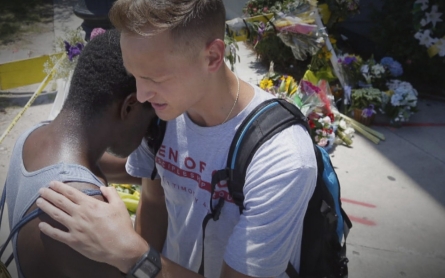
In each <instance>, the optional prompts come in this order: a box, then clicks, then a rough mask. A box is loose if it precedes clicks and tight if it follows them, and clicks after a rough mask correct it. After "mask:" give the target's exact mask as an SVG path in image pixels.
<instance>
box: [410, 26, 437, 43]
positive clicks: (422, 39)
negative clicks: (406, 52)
mask: <svg viewBox="0 0 445 278" xmlns="http://www.w3.org/2000/svg"><path fill="white" fill-rule="evenodd" d="M430 32H431V30H424V31H423V33H422V32H421V31H419V32H417V33H416V34H415V35H414V38H416V39H418V40H419V44H420V45H424V46H426V47H430V46H432V45H433V44H434V43H436V42H437V39H436V38H432V37H431V36H430Z"/></svg>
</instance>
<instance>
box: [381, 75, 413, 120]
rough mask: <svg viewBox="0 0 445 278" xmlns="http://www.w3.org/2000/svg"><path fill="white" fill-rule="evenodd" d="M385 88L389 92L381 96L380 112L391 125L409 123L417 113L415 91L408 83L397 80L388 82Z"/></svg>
mask: <svg viewBox="0 0 445 278" xmlns="http://www.w3.org/2000/svg"><path fill="white" fill-rule="evenodd" d="M387 86H388V89H389V90H388V91H386V92H384V93H383V94H382V102H383V104H382V112H383V113H384V114H386V115H387V116H388V117H389V118H390V119H391V121H393V123H403V122H407V121H409V118H410V117H411V115H413V114H414V113H415V112H417V108H416V106H417V95H418V94H417V90H416V89H414V88H413V86H411V84H410V83H409V82H406V81H400V80H397V79H395V80H391V81H389V82H388V83H387Z"/></svg>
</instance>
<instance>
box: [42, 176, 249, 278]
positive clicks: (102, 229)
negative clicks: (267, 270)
mask: <svg viewBox="0 0 445 278" xmlns="http://www.w3.org/2000/svg"><path fill="white" fill-rule="evenodd" d="M50 187H51V189H48V188H45V189H43V190H41V191H40V194H41V196H42V198H39V199H38V200H37V202H36V203H37V206H38V207H39V208H41V209H42V210H43V211H45V212H46V213H48V215H49V216H50V217H51V218H53V219H57V220H58V221H59V222H60V223H62V224H63V225H64V226H66V227H67V228H68V231H66V230H62V229H59V228H57V227H53V226H51V225H49V224H48V223H44V222H42V223H40V224H39V228H40V230H41V231H42V232H43V233H44V234H46V235H48V236H49V237H51V238H53V239H55V240H58V241H61V242H63V243H65V244H67V245H68V246H70V247H71V248H73V249H74V250H76V251H77V252H79V253H81V254H83V255H85V256H86V257H88V258H90V259H92V260H95V261H98V262H103V263H107V264H110V265H113V266H115V267H117V268H119V270H120V271H122V272H124V273H127V272H128V271H129V270H130V269H131V268H132V266H133V265H134V264H136V262H137V261H138V260H139V258H140V257H141V256H142V255H143V254H144V253H145V252H147V251H148V250H149V248H150V246H149V244H148V243H147V241H145V240H144V239H143V238H142V237H141V236H140V235H139V234H138V233H136V231H135V230H134V229H133V226H132V224H131V220H130V218H129V217H128V212H127V209H126V207H125V205H124V203H123V201H122V200H121V199H120V197H119V195H118V194H117V192H116V190H115V189H114V188H113V187H108V188H106V187H102V188H101V190H102V193H103V194H104V197H105V198H106V199H107V201H108V203H106V202H100V201H98V200H96V199H94V198H91V197H89V196H86V195H85V194H82V193H80V192H78V191H77V190H73V188H72V187H70V186H67V185H65V184H63V183H60V182H52V183H51V185H50ZM53 204H57V207H56V206H54V205H53ZM152 224H154V225H156V224H155V223H152ZM98 231H99V232H98ZM110 242H112V244H110ZM161 261H162V271H161V272H160V273H159V275H158V276H157V277H165V278H167V277H168V278H170V277H171V278H175V277H185V278H188V277H191V278H193V277H202V276H201V275H199V274H197V273H195V272H193V271H190V270H188V269H186V268H184V267H182V266H180V265H178V264H176V263H174V262H172V261H170V260H168V259H167V258H165V257H163V256H161ZM104 277H105V276H104ZM221 277H223V278H246V277H249V276H246V275H244V274H241V273H239V272H237V271H235V270H233V269H231V268H230V267H229V266H228V265H226V264H225V263H224V265H223V269H222V273H221Z"/></svg>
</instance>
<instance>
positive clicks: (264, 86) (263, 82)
mask: <svg viewBox="0 0 445 278" xmlns="http://www.w3.org/2000/svg"><path fill="white" fill-rule="evenodd" d="M272 87H273V82H272V80H270V79H268V78H264V79H263V80H261V81H260V88H261V89H263V90H266V89H270V88H272Z"/></svg>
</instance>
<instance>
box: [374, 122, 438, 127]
mask: <svg viewBox="0 0 445 278" xmlns="http://www.w3.org/2000/svg"><path fill="white" fill-rule="evenodd" d="M372 125H375V126H384V127H393V126H392V125H390V124H377V123H376V124H372ZM402 126H411V127H434V126H439V127H441V126H445V123H403V124H402Z"/></svg>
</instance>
